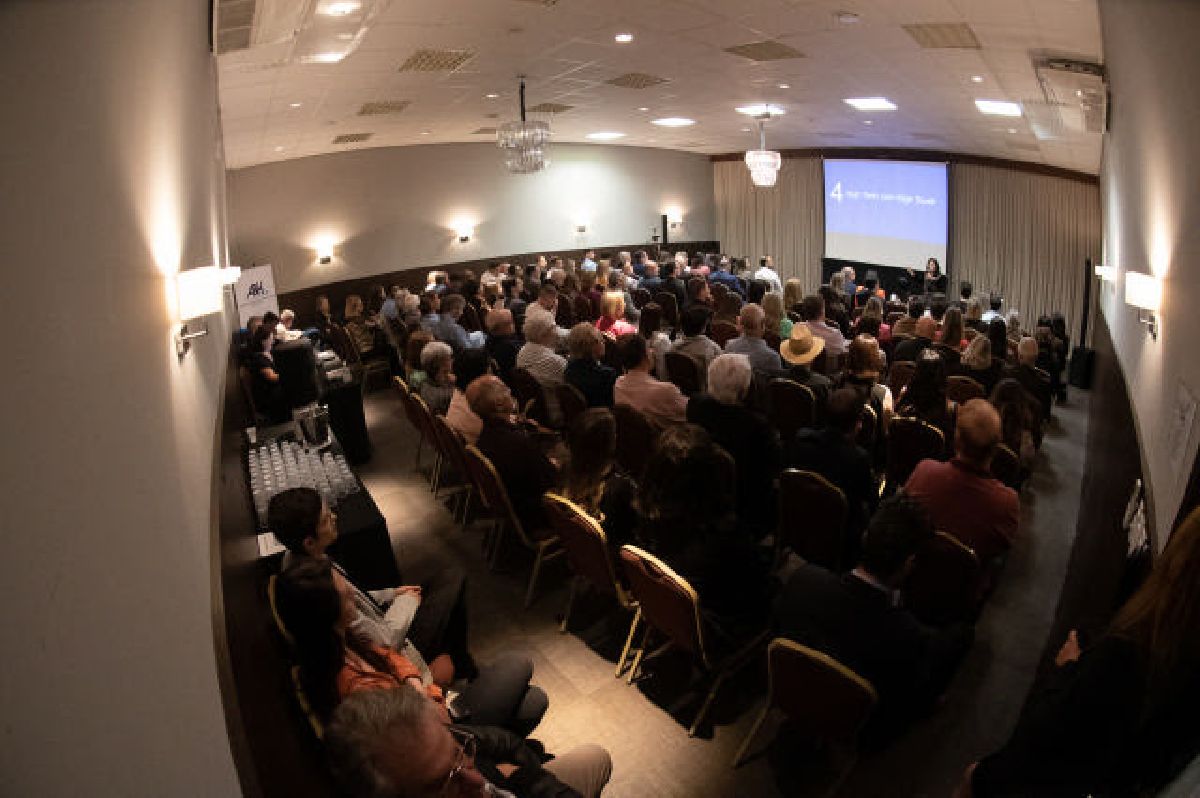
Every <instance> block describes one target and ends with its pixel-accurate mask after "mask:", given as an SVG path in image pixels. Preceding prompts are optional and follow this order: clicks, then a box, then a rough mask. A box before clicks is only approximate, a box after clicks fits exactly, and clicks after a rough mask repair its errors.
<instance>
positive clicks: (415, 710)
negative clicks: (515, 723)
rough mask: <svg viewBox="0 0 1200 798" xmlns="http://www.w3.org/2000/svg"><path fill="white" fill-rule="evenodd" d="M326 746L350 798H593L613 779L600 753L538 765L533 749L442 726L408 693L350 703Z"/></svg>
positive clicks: (507, 736) (373, 693)
mask: <svg viewBox="0 0 1200 798" xmlns="http://www.w3.org/2000/svg"><path fill="white" fill-rule="evenodd" d="M325 746H326V749H327V751H328V753H329V758H330V763H331V765H332V768H333V772H334V775H335V776H336V777H337V780H338V781H339V783H340V784H341V786H342V788H343V789H344V790H345V792H346V793H347V794H348V795H350V796H353V798H427V797H428V798H432V797H433V796H464V797H465V796H485V795H490V796H502V797H503V796H513V798H515V796H518V795H520V796H555V797H556V798H570V797H571V796H583V797H584V798H595V796H599V795H600V793H601V791H602V790H603V789H604V785H606V784H607V783H608V779H609V777H610V776H611V775H612V759H611V758H610V757H609V755H608V752H607V751H605V750H604V749H603V748H601V747H599V746H597V745H583V746H579V747H577V748H573V749H571V750H570V751H567V752H566V753H563V754H560V755H559V756H557V757H555V758H554V759H552V760H551V761H549V762H547V763H545V764H543V763H542V761H541V760H542V758H541V756H539V754H538V752H537V751H536V750H535V749H534V748H532V747H531V746H530V745H529V744H528V743H526V742H525V741H524V740H522V739H521V738H520V737H518V736H517V735H515V734H511V733H509V732H506V731H504V730H503V729H498V728H495V727H489V726H476V727H458V726H447V725H446V724H445V723H443V722H442V720H441V719H440V718H439V717H438V714H437V711H436V709H435V708H434V705H433V703H432V702H431V701H430V700H429V699H428V698H426V697H425V696H423V695H421V694H420V693H419V692H417V690H415V689H414V688H412V687H409V686H407V685H405V686H402V687H398V688H395V689H389V690H364V691H361V692H358V693H355V694H354V695H352V696H350V697H348V698H347V699H346V700H345V701H343V702H342V703H341V704H340V705H339V706H338V708H337V710H336V711H335V712H334V714H333V718H332V720H331V722H330V724H329V727H328V729H327V732H326V735H325Z"/></svg>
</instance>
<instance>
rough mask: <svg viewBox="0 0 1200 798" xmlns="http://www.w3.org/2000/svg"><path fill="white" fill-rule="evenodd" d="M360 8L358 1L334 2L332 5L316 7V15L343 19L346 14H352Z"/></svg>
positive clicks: (338, 0)
mask: <svg viewBox="0 0 1200 798" xmlns="http://www.w3.org/2000/svg"><path fill="white" fill-rule="evenodd" d="M360 8H362V3H360V2H358V0H334V2H332V3H326V4H325V5H324V6H321V7H318V8H317V13H318V14H324V15H325V16H327V17H344V16H346V15H347V14H353V13H354V12H355V11H358V10H359V9H360Z"/></svg>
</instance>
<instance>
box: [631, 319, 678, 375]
mask: <svg viewBox="0 0 1200 798" xmlns="http://www.w3.org/2000/svg"><path fill="white" fill-rule="evenodd" d="M637 332H638V335H640V336H642V337H643V338H645V339H646V343H648V344H649V345H650V357H651V359H653V360H654V375H655V376H656V377H658V378H659V379H660V380H665V379H667V378H668V377H667V352H670V351H671V339H670V338H668V337H667V334H666V333H664V332H663V331H662V307H661V306H660V305H659V304H658V303H657V302H647V303H646V304H645V305H644V306H643V307H642V310H641V312H640V314H639V316H638V326H637Z"/></svg>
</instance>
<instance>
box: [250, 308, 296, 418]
mask: <svg viewBox="0 0 1200 798" xmlns="http://www.w3.org/2000/svg"><path fill="white" fill-rule="evenodd" d="M274 344H275V336H274V335H273V334H272V330H271V328H269V327H268V326H267V325H266V324H260V325H258V327H257V328H255V330H254V333H253V334H252V335H251V336H250V352H249V355H248V356H247V358H246V368H247V369H248V370H249V371H250V394H251V397H252V398H253V399H254V410H255V412H257V413H258V415H260V416H262V417H263V418H265V419H266V420H267V423H268V424H282V423H284V422H286V421H288V420H289V419H291V417H292V411H291V408H289V407H288V402H287V397H285V396H284V395H283V384H282V383H281V382H280V381H279V372H277V371H276V370H275V359H274V358H273V357H272V356H271V347H272V346H273V345H274Z"/></svg>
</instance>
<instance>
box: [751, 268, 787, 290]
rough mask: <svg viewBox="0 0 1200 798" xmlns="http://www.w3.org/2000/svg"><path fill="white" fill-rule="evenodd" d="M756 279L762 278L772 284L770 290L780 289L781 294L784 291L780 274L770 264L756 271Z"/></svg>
mask: <svg viewBox="0 0 1200 798" xmlns="http://www.w3.org/2000/svg"><path fill="white" fill-rule="evenodd" d="M754 279H755V280H762V281H764V282H766V283H768V284H770V286H771V287H770V288H769V289H768V290H771V291H778V292H779V293H781V294H782V293H783V283H781V282H779V274H778V273H777V272H776V271H775V270H774V269H772V268H771V267H770V266H762V267H760V268H759V270H758V271H756V272H755V273H754Z"/></svg>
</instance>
